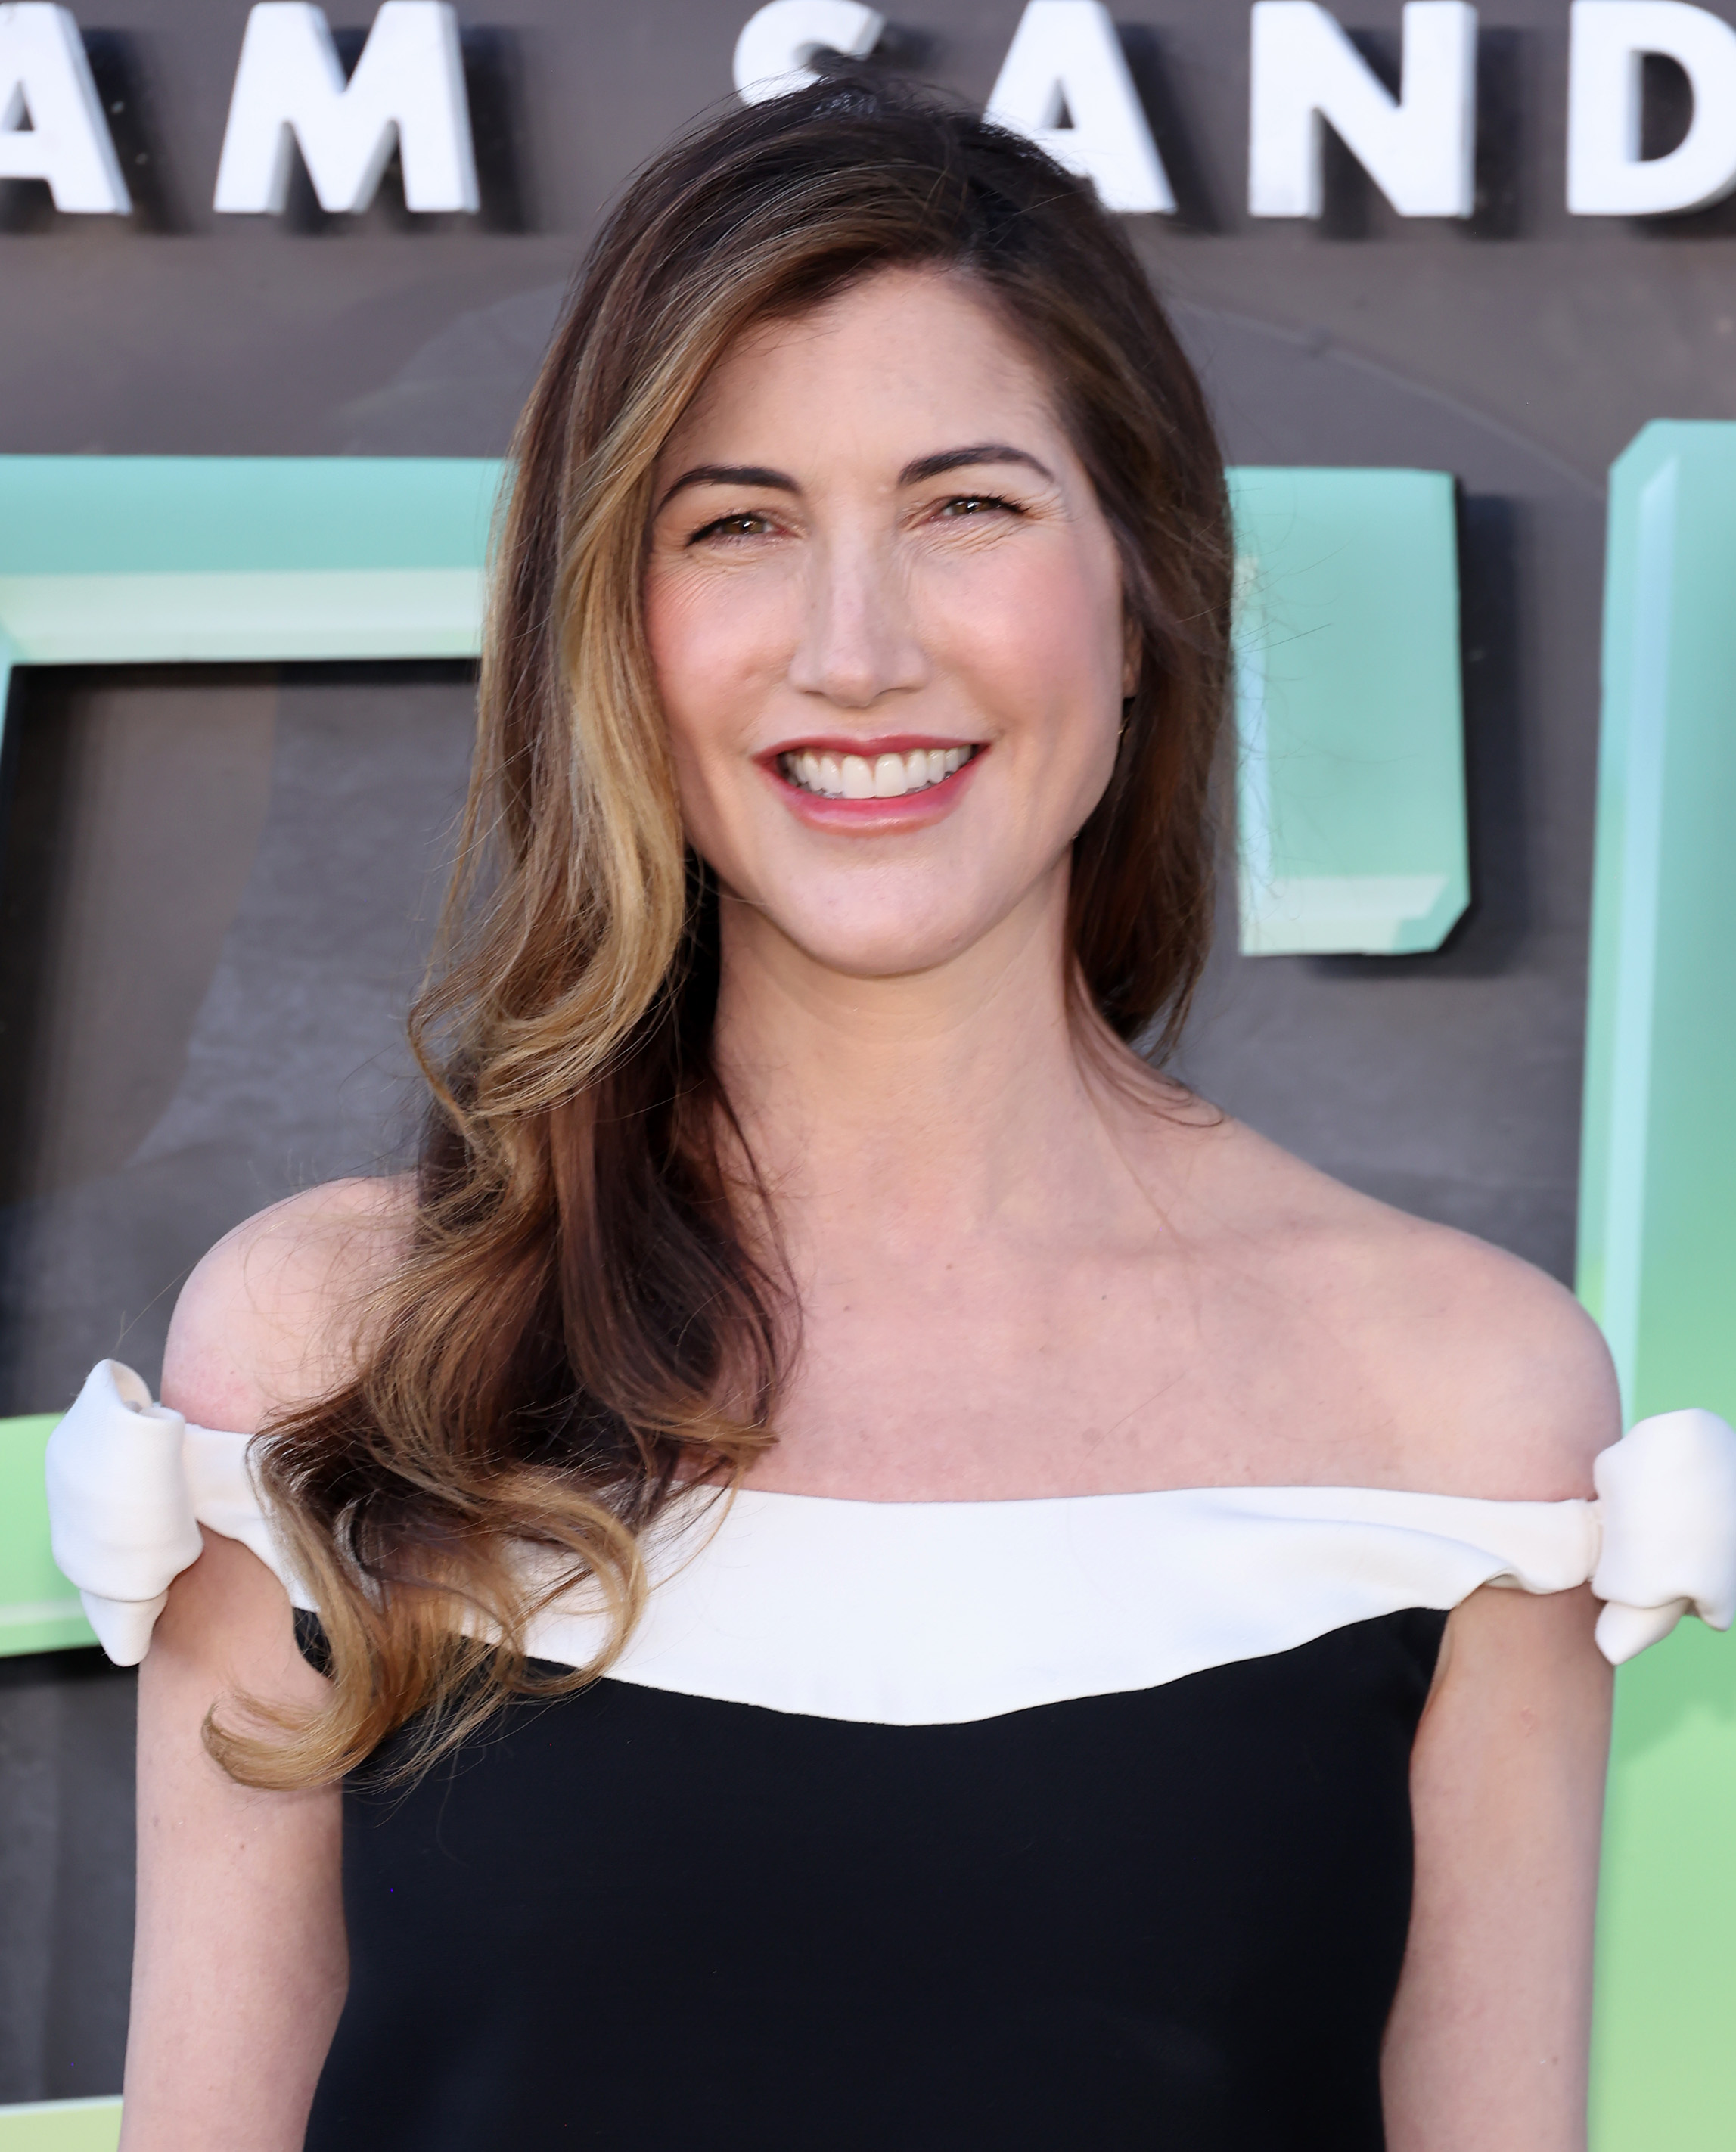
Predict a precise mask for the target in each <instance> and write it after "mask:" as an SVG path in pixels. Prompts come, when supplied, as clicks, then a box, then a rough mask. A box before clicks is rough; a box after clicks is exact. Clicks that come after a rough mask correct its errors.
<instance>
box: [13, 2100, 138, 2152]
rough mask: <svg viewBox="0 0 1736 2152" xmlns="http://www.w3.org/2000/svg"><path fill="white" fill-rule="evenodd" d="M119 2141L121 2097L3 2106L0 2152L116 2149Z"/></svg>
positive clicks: (101, 2150)
mask: <svg viewBox="0 0 1736 2152" xmlns="http://www.w3.org/2000/svg"><path fill="white" fill-rule="evenodd" d="M119 2142H120V2101H119V2099H118V2098H117V2099H33V2100H31V2101H29V2102H28V2103H27V2104H25V2105H23V2106H22V2107H0V2152H114V2148H115V2147H116V2145H118V2144H119Z"/></svg>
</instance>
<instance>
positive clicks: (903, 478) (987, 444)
mask: <svg viewBox="0 0 1736 2152" xmlns="http://www.w3.org/2000/svg"><path fill="white" fill-rule="evenodd" d="M972 464H1023V465H1024V467H1025V469H1027V470H1033V471H1035V472H1036V473H1037V475H1038V477H1039V478H1046V479H1047V480H1048V482H1049V484H1050V485H1053V484H1054V482H1055V475H1054V473H1053V471H1052V470H1051V469H1049V468H1048V464H1040V463H1038V460H1037V459H1036V457H1035V456H1033V455H1030V454H1027V452H1026V451H1025V450H1024V449H1015V448H1012V447H1009V446H1008V444H1007V443H1006V442H1005V441H975V442H972V444H971V446H970V447H969V448H967V449H942V450H941V452H940V454H938V455H937V456H918V457H917V459H916V461H915V462H914V463H913V464H906V465H905V467H904V469H902V470H901V471H900V472H899V474H898V483H899V484H900V485H921V483H922V482H923V480H925V479H931V478H944V477H945V476H946V475H947V472H948V471H955V470H966V469H969V467H970V466H971V465H972Z"/></svg>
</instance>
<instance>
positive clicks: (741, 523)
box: [688, 509, 772, 546]
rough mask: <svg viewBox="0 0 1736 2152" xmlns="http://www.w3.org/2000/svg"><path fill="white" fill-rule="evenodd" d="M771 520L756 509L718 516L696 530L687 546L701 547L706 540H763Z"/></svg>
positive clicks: (770, 525)
mask: <svg viewBox="0 0 1736 2152" xmlns="http://www.w3.org/2000/svg"><path fill="white" fill-rule="evenodd" d="M771 527H772V524H771V518H770V517H769V516H767V515H760V513H759V510H757V509H745V510H743V511H742V512H741V513H740V514H739V515H720V516H718V518H717V520H715V521H714V522H712V523H708V524H707V525H705V526H704V528H703V530H696V531H695V532H694V533H693V536H692V537H691V538H689V539H688V545H689V546H698V545H703V543H704V541H706V540H707V539H708V538H722V539H726V540H727V539H730V538H763V537H764V536H765V535H766V533H767V532H768V531H769V530H770V529H771Z"/></svg>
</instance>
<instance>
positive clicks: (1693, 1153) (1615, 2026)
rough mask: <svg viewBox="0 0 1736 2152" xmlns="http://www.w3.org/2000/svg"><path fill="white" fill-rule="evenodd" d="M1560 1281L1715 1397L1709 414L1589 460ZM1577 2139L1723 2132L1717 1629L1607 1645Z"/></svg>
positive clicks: (1718, 665) (1715, 843)
mask: <svg viewBox="0 0 1736 2152" xmlns="http://www.w3.org/2000/svg"><path fill="white" fill-rule="evenodd" d="M1607 578H1608V579H1607V597H1606V607H1605V622H1604V649H1603V728H1602V738H1601V752H1600V759H1599V769H1598V805H1597V854H1596V859H1597V865H1596V887H1595V892H1594V898H1593V907H1592V928H1591V1011H1590V1018H1589V1027H1588V1033H1587V1040H1586V1048H1587V1052H1586V1116H1585V1138H1584V1161H1583V1170H1582V1179H1581V1224H1580V1279H1579V1282H1580V1292H1581V1297H1582V1298H1583V1299H1584V1301H1585V1302H1586V1305H1587V1307H1590V1308H1591V1312H1593V1313H1594V1314H1595V1315H1596V1317H1598V1319H1599V1321H1600V1322H1601V1324H1602V1326H1603V1329H1604V1332H1605V1334H1606V1336H1607V1337H1608V1339H1609V1342H1610V1344H1611V1347H1612V1350H1613V1351H1614V1353H1615V1356H1616V1362H1617V1367H1618V1368H1619V1370H1620V1373H1621V1377H1622V1395H1623V1401H1624V1404H1625V1408H1626V1410H1627V1415H1628V1417H1629V1419H1637V1418H1642V1417H1643V1416H1644V1415H1646V1414H1650V1413H1657V1412H1667V1411H1670V1410H1672V1409H1673V1408H1676V1407H1678V1406H1681V1405H1690V1404H1693V1405H1706V1406H1709V1407H1711V1408H1713V1410H1714V1411H1717V1412H1720V1413H1723V1414H1724V1415H1725V1416H1726V1417H1727V1418H1730V1419H1736V844H1733V842H1732V834H1731V833H1732V831H1733V830H1736V425H1722V424H1673V423H1670V424H1654V425H1651V426H1648V427H1647V429H1645V431H1644V432H1643V433H1642V434H1641V435H1640V436H1639V438H1638V439H1637V441H1635V442H1634V444H1633V445H1632V447H1631V448H1630V449H1628V450H1627V453H1626V454H1624V455H1623V456H1622V458H1621V459H1620V461H1619V462H1618V463H1617V464H1616V466H1615V469H1614V470H1613V472H1612V484H1611V497H1610V535H1609V558H1608V571H1607ZM1593 2104H1594V2117H1595V2123H1596V2129H1595V2137H1594V2142H1595V2144H1596V2148H1597V2152H1657V2148H1658V2147H1659V2146H1667V2147H1668V2148H1669V2152H1714V2148H1715V2152H1729V2147H1730V2146H1731V2145H1732V2144H1736V1644H1733V1643H1732V1642H1729V1641H1728V1640H1727V1639H1725V1638H1723V1637H1715V1636H1712V1635H1710V1634H1709V1633H1708V1632H1705V1631H1703V1630H1701V1629H1700V1628H1699V1627H1698V1625H1697V1624H1694V1623H1687V1624H1684V1625H1683V1629H1682V1631H1680V1632H1678V1634H1677V1635H1676V1636H1674V1637H1672V1638H1671V1639H1670V1641H1669V1642H1667V1644H1665V1645H1662V1646H1661V1647H1659V1648H1658V1649H1657V1651H1655V1652H1647V1655H1646V1656H1645V1657H1643V1658H1642V1659H1640V1660H1637V1661H1636V1662H1634V1664H1633V1665H1632V1666H1631V1667H1625V1668H1624V1669H1623V1670H1622V1674H1621V1676H1620V1677H1619V1679H1618V1681H1617V1710H1616V1749H1615V1757H1614V1761H1613V1765H1612V1774H1611V1780H1610V1809H1609V1823H1608V1830H1607V1836H1606V1840H1605V1868H1604V1891H1603V1902H1602V1907H1601V1926H1600V1939H1599V1975H1598V2015H1597V2038H1596V2060H1595V2068H1594V2074H1593Z"/></svg>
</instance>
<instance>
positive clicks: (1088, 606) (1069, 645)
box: [944, 548, 1124, 768]
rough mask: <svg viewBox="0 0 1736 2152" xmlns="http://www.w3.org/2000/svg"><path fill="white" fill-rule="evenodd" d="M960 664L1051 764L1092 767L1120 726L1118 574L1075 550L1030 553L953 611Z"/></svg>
mask: <svg viewBox="0 0 1736 2152" xmlns="http://www.w3.org/2000/svg"><path fill="white" fill-rule="evenodd" d="M1121 615H1122V605H1121V586H1120V577H1119V570H1118V568H1117V566H1116V565H1115V563H1114V561H1113V559H1111V560H1110V561H1109V562H1108V563H1105V562H1104V561H1100V560H1098V559H1096V558H1094V556H1092V555H1090V554H1086V555H1084V556H1080V555H1079V554H1076V553H1074V551H1071V550H1070V549H1069V551H1063V552H1061V553H1060V554H1059V555H1058V556H1056V555H1053V554H1046V553H1042V552H1039V551H1038V550H1037V549H1036V548H1032V549H1030V551H1028V553H1026V554H1024V555H1023V556H1022V557H1018V558H1016V559H1009V560H1008V562H1007V564H1006V566H1005V569H1004V571H1003V572H1001V573H999V574H997V575H995V576H992V577H985V578H982V579H981V581H979V583H978V586H977V589H976V590H975V591H973V592H972V597H971V601H970V602H969V603H967V604H961V605H957V606H956V607H948V608H947V622H946V627H945V630H944V632H946V633H947V640H948V641H949V642H950V643H951V645H952V650H953V652H954V662H955V663H956V664H957V666H958V667H959V668H960V669H961V671H964V672H968V673H969V674H970V675H972V676H973V677H974V678H975V680H976V681H977V683H978V691H979V693H980V694H981V696H982V700H983V702H984V703H985V706H986V707H987V708H988V709H989V710H990V711H991V712H992V713H998V714H999V715H1000V717H1001V718H1002V720H1003V723H1008V726H1009V728H1013V729H1014V730H1016V731H1017V732H1018V733H1023V734H1025V735H1027V736H1028V740H1027V744H1028V746H1029V747H1030V748H1032V749H1034V750H1036V751H1037V752H1038V753H1039V754H1042V755H1043V757H1044V758H1045V759H1050V760H1058V761H1064V762H1069V763H1071V762H1077V763H1079V764H1081V765H1082V766H1083V765H1089V766H1090V767H1092V768H1094V767H1095V765H1096V764H1098V763H1099V761H1100V760H1101V759H1102V754H1103V752H1104V746H1105V743H1107V744H1108V747H1109V751H1110V752H1111V753H1113V744H1114V738H1115V736H1116V733H1117V730H1118V728H1119V723H1120V716H1121V707H1120V706H1121V673H1122V667H1123V663H1124V647H1123V642H1124V638H1123V629H1122V618H1121Z"/></svg>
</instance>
